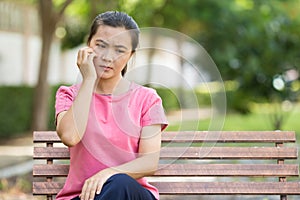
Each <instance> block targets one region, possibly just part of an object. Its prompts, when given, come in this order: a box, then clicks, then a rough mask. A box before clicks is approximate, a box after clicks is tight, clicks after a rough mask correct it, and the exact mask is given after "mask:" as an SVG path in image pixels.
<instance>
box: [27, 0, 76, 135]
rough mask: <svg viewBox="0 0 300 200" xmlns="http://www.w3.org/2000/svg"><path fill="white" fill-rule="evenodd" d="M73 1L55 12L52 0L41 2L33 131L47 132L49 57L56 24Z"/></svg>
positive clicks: (67, 0)
mask: <svg viewBox="0 0 300 200" xmlns="http://www.w3.org/2000/svg"><path fill="white" fill-rule="evenodd" d="M71 1H72V0H66V1H65V2H64V3H63V4H62V7H61V9H60V10H59V11H58V12H55V10H54V5H53V3H52V1H51V0H40V1H39V14H40V18H41V21H40V23H41V37H42V50H41V60H40V66H39V77H38V82H37V85H36V88H35V93H34V105H33V119H32V126H31V128H32V130H47V129H48V121H49V99H50V88H49V85H48V68H49V56H50V50H51V44H52V40H53V35H54V32H55V29H56V24H57V23H58V22H59V20H60V18H61V16H62V14H63V12H64V10H65V9H66V7H67V6H68V5H69V4H70V3H71Z"/></svg>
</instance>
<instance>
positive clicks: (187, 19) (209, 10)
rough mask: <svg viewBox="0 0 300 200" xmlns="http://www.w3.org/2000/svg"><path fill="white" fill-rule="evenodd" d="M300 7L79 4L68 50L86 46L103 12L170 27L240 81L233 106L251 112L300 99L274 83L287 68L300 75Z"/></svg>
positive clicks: (270, 2)
mask: <svg viewBox="0 0 300 200" xmlns="http://www.w3.org/2000/svg"><path fill="white" fill-rule="evenodd" d="M299 5H300V1H299V0H285V1H283V0H264V1H261V0H228V1H219V0H201V1H198V0H186V1H182V0H136V1H133V0H118V1H113V2H111V1H108V0H101V1H99V0H98V1H97V0H92V1H87V0H75V1H74V2H73V4H72V5H70V7H69V8H68V9H67V11H66V14H67V17H66V19H65V24H64V26H65V27H66V30H67V34H66V36H65V38H64V39H63V47H64V48H71V47H74V46H76V45H79V44H82V42H83V41H84V38H85V37H86V34H87V33H88V31H89V30H88V29H89V27H88V26H89V25H90V23H91V20H92V19H93V18H94V17H95V16H96V14H97V13H100V12H103V11H105V10H120V11H125V12H127V13H128V14H130V15H131V16H133V18H134V19H135V20H136V21H137V23H138V24H139V25H140V27H147V26H159V27H164V28H170V29H173V30H177V31H180V32H182V33H184V34H187V35H189V36H190V37H193V38H194V39H195V40H196V41H198V42H199V43H200V44H201V45H202V46H203V47H204V48H205V49H206V50H207V51H208V53H209V54H210V55H211V57H212V59H213V60H214V61H215V63H216V65H217V66H218V69H219V71H220V73H221V76H222V78H223V79H224V81H227V80H234V81H236V82H237V83H238V86H239V87H238V89H237V91H236V93H237V94H230V101H231V102H230V104H229V106H232V108H236V109H237V110H239V111H241V112H242V113H247V112H248V111H249V108H248V107H247V104H249V102H250V101H260V102H261V101H269V102H273V101H278V100H279V101H283V100H286V99H289V100H293V101H296V100H298V97H297V96H298V93H299V89H297V90H290V89H289V87H288V84H289V83H287V85H286V86H287V87H285V88H284V91H283V90H282V91H278V90H275V89H274V87H273V86H272V84H273V80H274V77H275V76H277V75H281V74H284V73H285V72H286V71H287V70H290V69H294V70H296V71H297V72H298V73H299V70H300V69H299V68H300V66H299V63H300V51H299V49H300V29H299V27H300V6H299ZM298 79H299V77H298ZM295 97H296V98H295Z"/></svg>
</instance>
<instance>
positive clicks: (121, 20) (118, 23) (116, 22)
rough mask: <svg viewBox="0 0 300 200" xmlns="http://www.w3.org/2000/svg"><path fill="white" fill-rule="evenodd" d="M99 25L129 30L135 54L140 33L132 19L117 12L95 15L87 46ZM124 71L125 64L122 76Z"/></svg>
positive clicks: (125, 69)
mask: <svg viewBox="0 0 300 200" xmlns="http://www.w3.org/2000/svg"><path fill="white" fill-rule="evenodd" d="M100 25H107V26H112V27H124V28H125V29H126V30H131V31H130V36H131V45H132V52H135V50H136V48H137V46H138V43H139V33H140V31H139V27H138V25H137V23H136V22H135V21H134V19H133V18H132V17H130V16H129V15H127V14H126V13H123V12H119V11H107V12H104V13H101V14H99V15H97V16H96V18H95V19H94V21H93V23H92V26H91V30H90V33H89V36H88V40H87V44H88V45H89V44H90V42H91V40H92V37H93V36H94V35H95V34H96V32H97V30H98V27H99V26H100ZM126 71H127V64H126V66H125V68H124V69H123V70H122V76H124V75H125V73H126Z"/></svg>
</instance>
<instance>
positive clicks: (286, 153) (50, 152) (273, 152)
mask: <svg viewBox="0 0 300 200" xmlns="http://www.w3.org/2000/svg"><path fill="white" fill-rule="evenodd" d="M297 154H298V152H297V148H295V147H281V148H278V147H213V148H210V147H167V148H164V147H163V148H162V149H161V154H160V158H161V159H178V158H180V159H186V158H188V159H297ZM33 156H34V157H33V158H34V159H48V158H52V159H68V158H69V156H70V155H69V151H68V149H67V148H65V147H34V154H33Z"/></svg>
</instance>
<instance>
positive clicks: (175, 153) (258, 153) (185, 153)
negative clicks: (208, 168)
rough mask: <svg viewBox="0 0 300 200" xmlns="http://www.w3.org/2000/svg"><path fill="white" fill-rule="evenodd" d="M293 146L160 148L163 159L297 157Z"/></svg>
mask: <svg viewBox="0 0 300 200" xmlns="http://www.w3.org/2000/svg"><path fill="white" fill-rule="evenodd" d="M297 154H298V152H297V148H293V147H281V148H278V147H213V148H210V147H167V148H162V149H161V155H160V157H161V158H163V159H174V158H175V159H176V158H179V157H181V158H188V159H200V160H201V159H297Z"/></svg>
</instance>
